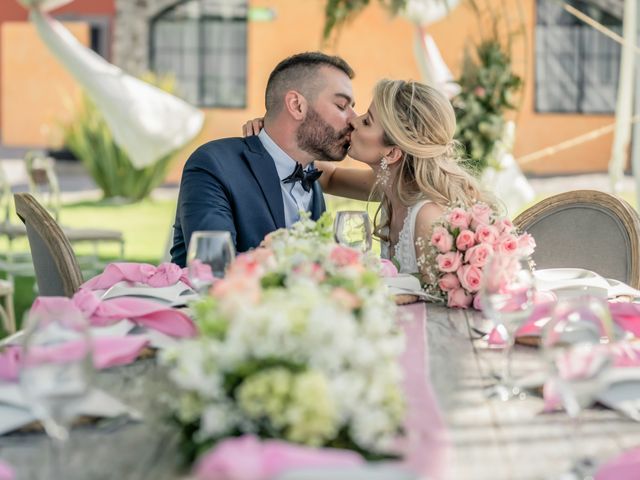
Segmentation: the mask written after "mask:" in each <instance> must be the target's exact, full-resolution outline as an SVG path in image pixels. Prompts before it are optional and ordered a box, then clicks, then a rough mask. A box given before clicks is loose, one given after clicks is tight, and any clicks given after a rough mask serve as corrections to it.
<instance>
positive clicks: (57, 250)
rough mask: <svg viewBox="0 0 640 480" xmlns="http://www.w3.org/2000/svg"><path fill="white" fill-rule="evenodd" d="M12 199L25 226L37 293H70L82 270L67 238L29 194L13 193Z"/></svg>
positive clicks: (74, 288) (79, 282)
mask: <svg viewBox="0 0 640 480" xmlns="http://www.w3.org/2000/svg"><path fill="white" fill-rule="evenodd" d="M14 201H15V204H16V213H17V214H18V217H20V219H21V220H22V221H23V222H24V224H25V226H26V227H27V238H28V239H29V248H30V249H31V257H32V259H33V267H34V270H35V272H36V281H37V282H38V289H39V292H40V295H43V296H66V297H71V296H73V294H74V293H75V292H77V291H78V288H80V285H81V284H82V273H80V267H79V265H78V260H77V259H76V256H75V254H74V252H73V248H71V244H70V243H69V240H68V239H67V237H66V236H65V234H64V232H63V231H62V229H61V228H60V226H59V225H58V224H57V223H56V221H55V220H54V219H53V217H51V215H49V212H47V211H46V210H45V208H44V207H43V206H42V205H40V204H39V203H38V202H37V201H36V199H35V198H33V196H32V195H31V194H29V193H16V194H15V195H14Z"/></svg>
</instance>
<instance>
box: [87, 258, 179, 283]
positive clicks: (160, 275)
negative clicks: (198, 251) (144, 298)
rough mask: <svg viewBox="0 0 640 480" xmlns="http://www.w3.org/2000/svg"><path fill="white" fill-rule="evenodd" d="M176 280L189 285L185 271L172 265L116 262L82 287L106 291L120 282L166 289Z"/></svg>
mask: <svg viewBox="0 0 640 480" xmlns="http://www.w3.org/2000/svg"><path fill="white" fill-rule="evenodd" d="M178 280H182V281H183V282H184V283H186V284H187V285H191V284H190V283H189V275H188V274H187V269H186V268H180V267H179V266H178V265H176V264H174V263H162V264H160V265H159V266H157V267H155V266H153V265H151V264H149V263H128V262H116V263H110V264H109V265H107V268H105V270H104V272H102V273H101V274H99V275H96V276H95V277H93V278H92V279H90V280H88V281H86V282H85V283H84V284H83V285H82V287H83V288H87V289H89V290H106V289H107V288H111V287H112V286H114V285H115V284H116V283H118V282H122V281H127V282H139V283H144V284H145V285H149V286H150V287H168V286H169V285H173V284H175V283H176V282H178Z"/></svg>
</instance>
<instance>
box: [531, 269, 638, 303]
mask: <svg viewBox="0 0 640 480" xmlns="http://www.w3.org/2000/svg"><path fill="white" fill-rule="evenodd" d="M534 277H535V280H536V288H537V289H538V290H541V291H553V292H554V293H555V294H556V295H557V296H558V298H560V299H563V298H570V297H575V296H582V295H590V296H593V297H599V298H615V297H617V296H629V297H640V290H637V289H635V288H632V287H630V286H629V285H627V284H625V283H623V282H620V281H619V280H613V279H608V278H604V277H602V276H601V275H599V274H597V273H596V272H592V271H591V270H585V269H584V268H545V269H540V270H536V271H535V272H534Z"/></svg>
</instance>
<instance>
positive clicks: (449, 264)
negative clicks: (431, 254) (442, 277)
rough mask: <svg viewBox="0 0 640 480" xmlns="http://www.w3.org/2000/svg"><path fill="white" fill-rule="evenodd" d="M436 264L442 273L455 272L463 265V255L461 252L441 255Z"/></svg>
mask: <svg viewBox="0 0 640 480" xmlns="http://www.w3.org/2000/svg"><path fill="white" fill-rule="evenodd" d="M436 262H437V263H438V269H439V270H440V271H441V272H455V271H456V270H458V268H460V265H462V254H461V253H460V252H447V253H441V254H440V255H438V256H437V257H436Z"/></svg>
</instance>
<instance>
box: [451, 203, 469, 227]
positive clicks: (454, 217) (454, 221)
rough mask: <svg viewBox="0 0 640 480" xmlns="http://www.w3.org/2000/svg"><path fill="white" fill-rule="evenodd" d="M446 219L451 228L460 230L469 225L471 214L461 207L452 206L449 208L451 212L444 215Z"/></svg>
mask: <svg viewBox="0 0 640 480" xmlns="http://www.w3.org/2000/svg"><path fill="white" fill-rule="evenodd" d="M446 220H447V222H449V224H450V225H451V227H452V228H459V229H460V230H462V229H463V228H468V227H469V223H470V222H471V214H470V213H469V212H467V211H466V210H464V209H463V208H454V209H453V210H451V213H449V214H448V215H447V216H446Z"/></svg>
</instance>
